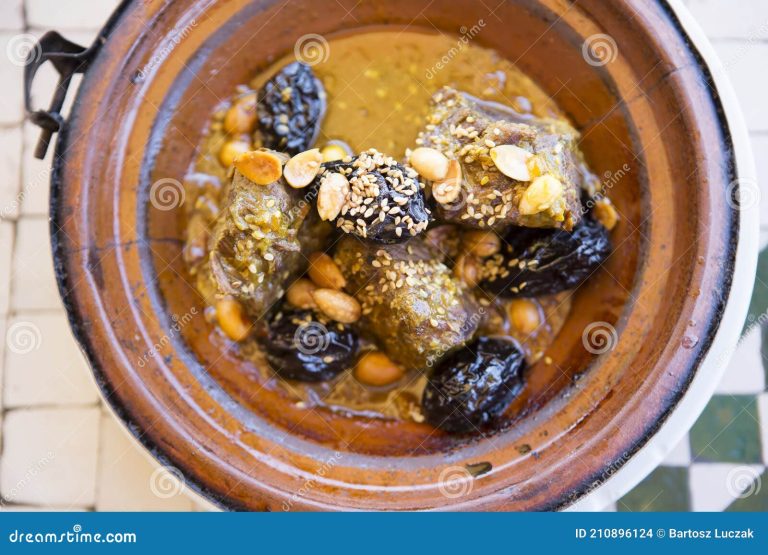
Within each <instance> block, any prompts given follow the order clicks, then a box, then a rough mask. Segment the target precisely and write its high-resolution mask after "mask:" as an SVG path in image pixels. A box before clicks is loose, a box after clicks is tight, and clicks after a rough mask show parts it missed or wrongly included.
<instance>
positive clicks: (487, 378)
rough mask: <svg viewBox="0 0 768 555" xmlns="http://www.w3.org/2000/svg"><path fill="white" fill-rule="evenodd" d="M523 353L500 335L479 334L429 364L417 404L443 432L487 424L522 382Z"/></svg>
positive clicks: (513, 343)
mask: <svg viewBox="0 0 768 555" xmlns="http://www.w3.org/2000/svg"><path fill="white" fill-rule="evenodd" d="M524 370H525V356H524V355H523V352H522V351H521V350H520V348H519V347H518V345H517V343H516V342H515V341H514V340H512V339H508V338H503V337H480V338H478V339H477V340H476V341H475V342H474V343H472V344H470V345H468V346H466V347H462V348H461V349H459V350H458V351H456V352H455V353H453V354H452V355H450V356H449V357H448V358H446V359H445V360H443V361H442V362H441V363H440V365H439V366H438V367H437V368H435V371H434V373H433V374H432V375H431V376H430V377H429V381H428V382H427V386H426V388H425V389H424V395H423V396H422V398H421V409H422V411H423V412H424V416H425V417H426V420H427V422H429V423H430V424H432V425H433V426H435V427H437V428H440V429H442V430H445V431H447V432H459V433H460V432H468V431H472V430H474V429H476V428H481V427H484V426H487V425H488V424H491V423H493V422H494V421H495V420H496V419H497V418H498V417H499V416H500V415H501V414H502V413H503V412H504V410H506V408H507V407H508V406H509V403H510V402H512V400H513V399H514V398H515V397H516V396H517V395H518V394H519V393H520V390H521V389H522V387H523V371H524Z"/></svg>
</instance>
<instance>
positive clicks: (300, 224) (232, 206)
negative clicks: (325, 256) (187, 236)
mask: <svg viewBox="0 0 768 555" xmlns="http://www.w3.org/2000/svg"><path fill="white" fill-rule="evenodd" d="M303 191H305V193H304V194H306V190H303ZM301 194H302V193H301V191H299V190H296V189H293V188H291V187H289V186H288V185H287V184H286V183H285V182H284V180H283V179H282V178H281V179H280V180H279V181H276V182H274V183H271V184H269V185H257V184H255V183H253V182H252V181H249V180H248V179H247V178H246V177H244V176H243V175H242V174H240V173H239V172H237V171H235V173H234V176H233V178H232V182H231V184H230V186H229V189H228V192H227V199H226V202H225V204H224V206H223V207H222V209H221V212H220V214H219V217H218V218H217V220H216V222H215V223H214V226H213V230H212V233H211V239H210V241H209V244H208V247H209V250H210V260H209V271H210V276H211V278H212V279H213V282H214V283H215V284H216V286H217V288H218V292H219V293H223V294H226V295H231V296H233V297H235V298H236V299H237V300H239V301H240V302H241V303H243V305H244V306H245V307H246V308H247V310H248V311H249V312H250V313H251V314H252V315H253V316H255V317H261V316H263V315H264V313H265V312H266V311H267V310H269V308H270V307H271V306H272V305H273V304H274V303H275V302H276V301H277V300H278V299H279V298H280V297H281V296H282V295H283V293H284V292H285V287H286V284H287V283H290V280H291V278H293V277H296V276H298V275H299V274H300V273H301V272H303V271H304V270H305V269H306V265H307V259H306V256H307V255H308V254H309V253H311V252H313V251H316V250H321V249H322V247H323V244H324V242H325V240H326V238H327V237H328V236H329V234H330V231H331V228H330V225H329V224H328V223H326V222H322V221H320V218H319V216H318V215H317V211H316V210H314V208H313V204H311V203H310V202H308V201H305V200H304V199H302V197H301Z"/></svg>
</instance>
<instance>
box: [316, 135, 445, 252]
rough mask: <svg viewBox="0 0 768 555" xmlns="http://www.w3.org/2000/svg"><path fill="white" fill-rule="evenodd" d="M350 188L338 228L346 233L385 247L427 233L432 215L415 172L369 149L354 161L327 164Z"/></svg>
mask: <svg viewBox="0 0 768 555" xmlns="http://www.w3.org/2000/svg"><path fill="white" fill-rule="evenodd" d="M328 172H338V173H342V174H343V175H344V176H345V177H346V178H347V179H348V180H349V184H350V189H351V192H350V194H349V195H348V196H347V199H346V201H345V203H344V205H343V206H342V208H341V213H340V214H339V216H338V217H337V218H336V226H337V227H339V228H340V229H341V230H342V231H344V232H345V233H351V234H353V235H357V236H359V237H363V238H365V239H369V240H371V241H374V242H377V243H383V244H393V243H399V242H402V241H405V240H407V239H409V238H411V237H413V236H415V235H417V234H419V233H420V232H422V231H424V230H425V229H427V226H428V225H429V223H430V221H431V212H430V210H429V208H427V205H426V197H425V195H424V184H423V183H421V182H420V181H419V176H418V174H417V173H416V170H414V169H413V168H409V167H407V166H404V165H402V164H399V163H398V162H397V161H396V160H395V159H394V158H391V157H389V156H385V155H383V154H382V153H380V152H378V151H376V150H375V149H370V150H368V151H366V152H363V153H361V154H360V155H359V156H356V157H355V158H353V159H352V160H351V161H347V162H345V161H338V162H329V163H326V164H324V172H323V174H322V175H321V176H320V177H319V179H320V180H322V179H323V178H324V177H325V175H326V174H327V173H328Z"/></svg>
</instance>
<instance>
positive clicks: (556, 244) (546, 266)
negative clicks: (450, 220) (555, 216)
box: [480, 218, 611, 298]
mask: <svg viewBox="0 0 768 555" xmlns="http://www.w3.org/2000/svg"><path fill="white" fill-rule="evenodd" d="M504 240H505V242H506V245H505V247H504V248H503V249H502V252H500V253H499V254H496V255H494V256H493V257H491V258H489V259H487V260H486V262H485V264H484V266H483V269H482V276H483V280H482V282H481V284H480V287H481V288H482V289H484V290H485V291H487V292H489V293H493V294H495V295H500V296H502V297H506V298H511V297H536V296H538V295H548V294H552V293H559V292H560V291H565V290H566V289H572V288H574V287H576V286H577V285H579V284H580V283H581V282H582V281H584V280H585V279H587V278H588V277H589V276H590V275H591V274H592V273H593V272H594V271H595V270H597V268H598V267H599V266H600V264H602V263H603V261H604V260H605V259H606V258H607V257H608V255H609V254H610V253H611V241H610V238H609V236H608V230H606V229H605V227H603V226H602V225H601V224H600V223H598V222H596V221H594V220H592V219H591V218H584V219H583V220H582V221H581V222H580V223H579V224H578V225H577V226H576V227H575V228H574V229H573V231H572V232H570V233H569V232H567V231H562V230H551V229H538V228H528V227H513V228H510V229H509V231H508V232H507V234H506V236H505V237H504Z"/></svg>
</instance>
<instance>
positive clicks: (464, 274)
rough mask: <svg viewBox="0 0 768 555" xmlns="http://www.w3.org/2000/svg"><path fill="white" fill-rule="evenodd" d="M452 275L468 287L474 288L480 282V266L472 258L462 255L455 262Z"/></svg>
mask: <svg viewBox="0 0 768 555" xmlns="http://www.w3.org/2000/svg"><path fill="white" fill-rule="evenodd" d="M453 275H454V277H456V279H459V280H461V281H463V282H464V283H465V284H466V285H467V286H468V287H475V286H477V284H478V283H479V282H480V264H479V263H478V261H477V259H476V258H475V257H474V256H471V255H468V254H462V255H461V256H459V258H458V259H457V260H456V265H455V266H454V267H453Z"/></svg>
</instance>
